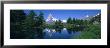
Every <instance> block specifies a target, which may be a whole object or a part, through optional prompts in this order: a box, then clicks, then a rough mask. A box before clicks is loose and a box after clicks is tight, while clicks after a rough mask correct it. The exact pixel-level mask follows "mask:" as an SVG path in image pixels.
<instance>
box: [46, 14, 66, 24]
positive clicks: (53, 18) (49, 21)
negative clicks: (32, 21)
mask: <svg viewBox="0 0 110 48" xmlns="http://www.w3.org/2000/svg"><path fill="white" fill-rule="evenodd" d="M58 20H59V19H57V18H55V17H53V15H52V14H49V15H48V18H47V19H46V22H47V23H53V22H55V21H58ZM61 21H62V22H63V23H66V20H61Z"/></svg>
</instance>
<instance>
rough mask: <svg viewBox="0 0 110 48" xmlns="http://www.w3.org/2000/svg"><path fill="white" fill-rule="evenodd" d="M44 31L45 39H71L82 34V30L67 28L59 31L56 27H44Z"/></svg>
mask: <svg viewBox="0 0 110 48" xmlns="http://www.w3.org/2000/svg"><path fill="white" fill-rule="evenodd" d="M43 33H45V35H43V38H44V39H71V38H74V36H77V35H79V34H80V32H75V31H68V30H67V29H66V28H63V29H61V30H59V31H56V30H55V29H44V30H43Z"/></svg>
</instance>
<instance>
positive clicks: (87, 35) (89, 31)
mask: <svg viewBox="0 0 110 48" xmlns="http://www.w3.org/2000/svg"><path fill="white" fill-rule="evenodd" d="M75 38H77V39H100V38H101V28H100V24H99V25H90V26H89V28H86V30H84V31H82V32H81V34H80V35H79V36H76V37H75Z"/></svg>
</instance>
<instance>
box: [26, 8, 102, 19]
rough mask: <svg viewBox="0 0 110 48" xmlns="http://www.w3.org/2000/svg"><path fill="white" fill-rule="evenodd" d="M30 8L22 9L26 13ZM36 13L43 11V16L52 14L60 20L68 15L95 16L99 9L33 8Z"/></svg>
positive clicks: (79, 17) (81, 17)
mask: <svg viewBox="0 0 110 48" xmlns="http://www.w3.org/2000/svg"><path fill="white" fill-rule="evenodd" d="M29 11H30V10H24V12H25V13H26V14H29ZM33 11H34V12H35V13H36V14H39V12H40V11H42V12H43V13H44V18H45V19H47V17H48V15H49V14H52V15H53V17H54V18H57V19H60V20H67V19H68V18H69V17H71V18H77V19H83V18H85V17H86V16H87V15H88V16H95V15H96V14H98V13H101V10H98V9H96V10H33Z"/></svg>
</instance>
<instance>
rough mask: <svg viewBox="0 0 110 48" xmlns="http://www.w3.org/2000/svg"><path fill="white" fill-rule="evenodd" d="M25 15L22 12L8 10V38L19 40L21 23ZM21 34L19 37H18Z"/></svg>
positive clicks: (21, 28)
mask: <svg viewBox="0 0 110 48" xmlns="http://www.w3.org/2000/svg"><path fill="white" fill-rule="evenodd" d="M25 17H26V15H25V13H24V11H23V10H10V26H11V28H10V37H11V38H20V37H22V36H23V35H22V34H21V32H22V30H23V26H22V25H23V22H24V20H25ZM20 34H21V35H20Z"/></svg>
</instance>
